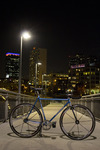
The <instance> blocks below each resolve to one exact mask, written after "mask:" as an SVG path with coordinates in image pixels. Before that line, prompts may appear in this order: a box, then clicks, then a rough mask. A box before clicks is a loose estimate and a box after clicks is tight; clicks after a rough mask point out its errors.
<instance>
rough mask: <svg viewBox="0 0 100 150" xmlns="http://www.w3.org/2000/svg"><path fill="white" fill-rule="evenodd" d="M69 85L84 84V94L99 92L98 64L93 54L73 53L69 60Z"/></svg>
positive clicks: (99, 76)
mask: <svg viewBox="0 0 100 150" xmlns="http://www.w3.org/2000/svg"><path fill="white" fill-rule="evenodd" d="M68 81H69V87H70V88H72V89H73V88H75V87H77V85H79V84H80V85H81V86H83V85H84V88H85V94H91V93H92V94H94V93H99V92H100V65H99V62H98V59H97V58H96V57H94V56H89V57H87V56H82V55H75V56H74V57H71V58H70V60H69V80H68Z"/></svg>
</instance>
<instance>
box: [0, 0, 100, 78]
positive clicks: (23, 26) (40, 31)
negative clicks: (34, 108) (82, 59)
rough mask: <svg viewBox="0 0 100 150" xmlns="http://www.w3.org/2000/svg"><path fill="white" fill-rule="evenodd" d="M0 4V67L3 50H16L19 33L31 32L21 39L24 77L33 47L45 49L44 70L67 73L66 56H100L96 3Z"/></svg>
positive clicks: (18, 48)
mask: <svg viewBox="0 0 100 150" xmlns="http://www.w3.org/2000/svg"><path fill="white" fill-rule="evenodd" d="M7 3H8V2H7ZM7 3H6V4H3V2H2V4H1V9H0V16H1V22H0V28H1V30H0V35H1V36H0V41H1V43H0V68H1V74H2V72H3V68H4V61H5V59H4V56H5V53H6V52H14V53H19V50H20V34H21V32H22V31H23V30H28V31H30V33H31V35H32V37H31V39H30V40H29V41H23V74H24V75H25V76H26V77H27V72H26V69H28V66H29V54H30V52H31V50H32V48H33V47H34V46H38V47H41V48H46V49H47V59H48V64H47V72H66V68H67V63H68V60H67V58H68V56H70V55H75V54H80V53H83V54H84V55H96V56H98V57H100V37H99V35H100V29H99V26H100V19H99V18H100V12H99V8H98V5H97V4H96V2H93V1H91V3H89V2H87V4H85V3H83V4H82V3H80V4H76V3H74V2H71V3H70V4H67V5H65V6H64V3H60V2H57V3H52V2H47V1H46V2H45V1H42V2H39V1H37V2H34V7H33V5H32V4H33V3H32V2H30V3H27V4H26V3H24V4H21V5H20V6H19V5H18V4H16V5H15V4H13V3H10V2H9V3H8V4H7Z"/></svg>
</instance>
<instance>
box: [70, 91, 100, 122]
mask: <svg viewBox="0 0 100 150" xmlns="http://www.w3.org/2000/svg"><path fill="white" fill-rule="evenodd" d="M71 102H72V104H81V105H85V106H87V107H88V108H89V109H90V110H91V111H92V112H93V114H94V116H95V118H96V119H97V120H100V93H99V94H91V95H86V96H82V97H81V98H80V99H77V98H76V99H71Z"/></svg>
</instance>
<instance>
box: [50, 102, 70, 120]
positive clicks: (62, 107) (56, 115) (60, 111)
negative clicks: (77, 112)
mask: <svg viewBox="0 0 100 150" xmlns="http://www.w3.org/2000/svg"><path fill="white" fill-rule="evenodd" d="M69 103H70V102H69V101H68V102H67V103H66V104H65V105H64V106H63V107H62V108H61V109H60V110H59V111H58V112H57V113H56V114H55V115H54V116H53V117H52V118H51V119H50V120H49V122H51V121H52V120H53V119H54V118H55V117H56V116H57V115H58V114H59V113H60V112H61V111H62V110H63V109H64V107H66V106H67V105H68V104H69Z"/></svg>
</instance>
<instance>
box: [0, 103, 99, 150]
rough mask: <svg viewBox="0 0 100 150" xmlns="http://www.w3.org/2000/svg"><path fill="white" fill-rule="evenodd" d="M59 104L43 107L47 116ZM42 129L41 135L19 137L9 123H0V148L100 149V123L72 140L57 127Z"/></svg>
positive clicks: (57, 119)
mask: <svg viewBox="0 0 100 150" xmlns="http://www.w3.org/2000/svg"><path fill="white" fill-rule="evenodd" d="M60 106H61V104H59V103H51V104H50V105H48V106H46V107H45V112H46V115H47V118H50V116H52V114H54V112H56V111H57V110H58V109H59V108H60ZM55 121H57V127H56V128H51V129H50V130H47V131H46V130H43V132H42V134H43V136H42V137H39V136H38V135H37V136H35V137H32V138H20V137H18V136H16V135H15V134H14V133H13V132H12V130H11V129H10V127H9V123H8V122H6V123H3V124H0V150H100V123H99V122H96V128H95V131H94V132H93V134H92V135H91V136H90V137H89V138H87V139H85V140H82V141H74V140H71V139H69V138H67V137H66V136H65V135H63V133H62V131H61V130H60V127H59V116H57V118H56V120H55Z"/></svg>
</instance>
